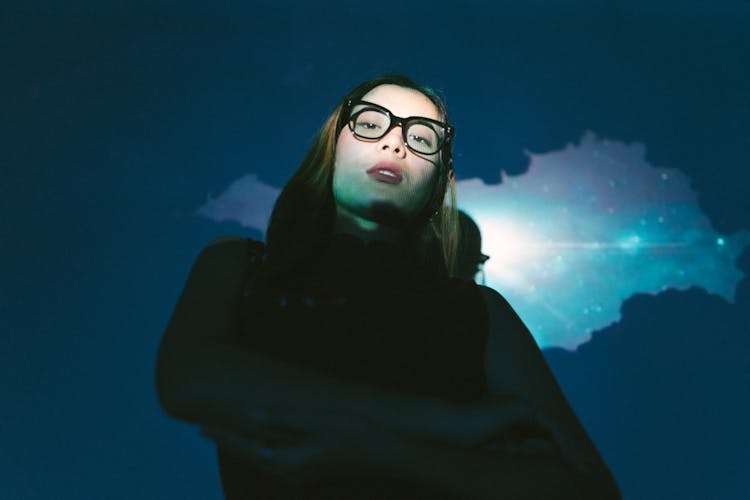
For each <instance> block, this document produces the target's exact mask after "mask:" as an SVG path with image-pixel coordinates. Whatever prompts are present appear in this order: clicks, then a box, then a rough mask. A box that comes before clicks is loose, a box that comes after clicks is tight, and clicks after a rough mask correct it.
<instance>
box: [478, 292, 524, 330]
mask: <svg viewBox="0 0 750 500" xmlns="http://www.w3.org/2000/svg"><path fill="white" fill-rule="evenodd" d="M477 288H478V289H479V293H480V294H481V296H482V299H483V300H484V305H485V307H486V309H487V317H488V321H489V323H490V330H492V329H493V328H492V327H493V325H494V326H495V327H498V326H502V324H503V323H509V322H510V323H512V324H514V325H515V326H519V324H520V326H523V323H522V322H521V318H519V317H518V314H516V311H515V310H514V309H513V307H512V306H511V305H510V303H509V302H508V301H507V300H506V299H505V297H503V296H502V295H501V294H500V293H499V292H498V291H497V290H494V289H493V288H490V287H488V286H484V285H477ZM495 329H497V328H495ZM524 329H525V327H524Z"/></svg>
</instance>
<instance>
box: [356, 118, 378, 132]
mask: <svg viewBox="0 0 750 500" xmlns="http://www.w3.org/2000/svg"><path fill="white" fill-rule="evenodd" d="M379 126H380V125H378V124H376V123H372V122H365V121H359V120H358V121H357V128H363V129H367V130H373V129H376V128H378V127H379Z"/></svg>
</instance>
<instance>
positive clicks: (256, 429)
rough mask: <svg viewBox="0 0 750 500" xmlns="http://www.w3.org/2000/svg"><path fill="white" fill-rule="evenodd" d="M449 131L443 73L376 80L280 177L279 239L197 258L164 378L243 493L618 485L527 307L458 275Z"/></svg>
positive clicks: (384, 493) (458, 491) (168, 337)
mask: <svg viewBox="0 0 750 500" xmlns="http://www.w3.org/2000/svg"><path fill="white" fill-rule="evenodd" d="M452 132H453V130H452V128H451V127H450V125H448V122H447V116H446V112H445V108H444V106H443V104H442V102H441V100H440V99H439V98H438V97H437V96H436V95H435V94H434V93H433V92H432V91H430V90H429V89H427V88H424V87H420V86H418V85H416V84H415V83H413V82H412V81H410V80H408V79H406V78H404V77H400V76H388V77H381V78H376V79H373V80H370V81H367V82H365V83H363V84H361V85H360V86H358V87H357V88H355V89H354V90H353V91H352V92H350V93H349V94H348V95H347V96H346V97H345V98H344V99H343V100H342V101H341V102H340V103H339V105H338V106H336V108H335V109H334V111H333V113H332V114H331V116H330V117H329V118H328V120H327V121H326V122H325V124H324V125H323V127H322V129H321V130H320V132H319V133H318V135H317V136H316V138H315V140H314V143H313V145H312V147H311V149H310V151H309V152H308V154H307V156H306V157H305V159H304V160H303V162H302V165H301V166H300V168H299V169H298V171H297V172H296V173H295V175H294V176H293V177H292V179H291V180H290V181H289V183H288V184H287V186H286V187H285V188H284V190H283V192H282V194H281V196H280V197H279V199H278V201H277V203H276V206H275V207H274V212H273V215H272V218H271V222H270V225H269V229H268V231H267V245H261V244H260V243H258V242H252V241H250V242H248V241H245V240H242V239H239V238H224V239H220V240H217V241H215V242H213V243H211V244H209V245H208V246H207V247H206V248H205V249H204V250H203V251H202V252H201V254H200V255H199V257H198V259H197V261H196V262H195V264H194V266H193V269H192V270H191V272H190V276H189V277H188V281H187V284H186V285H185V288H184V290H183V292H182V295H181V296H180V299H179V301H178V303H177V305H176V308H175V311H174V313H173V316H172V318H171V320H170V323H169V325H168V327H167V330H166V332H165V335H164V339H163V341H162V345H161V348H160V351H159V357H158V363H157V388H158V392H159V397H160V401H161V403H162V405H163V407H164V408H165V410H166V411H167V413H169V414H170V415H172V416H174V417H176V418H179V419H182V420H185V421H188V422H192V423H195V424H197V425H199V426H201V427H202V429H203V434H204V435H205V436H207V437H209V438H210V439H212V440H214V441H215V442H216V443H217V445H218V451H219V461H220V468H221V475H222V482H223V486H224V492H225V495H226V497H227V498H337V497H339V498H395V497H403V498H407V497H408V498H435V497H441V496H443V497H448V498H451V497H462V498H499V497H509V498H535V499H538V498H617V497H618V496H619V494H618V492H617V487H616V485H615V483H614V481H613V479H612V476H611V474H610V473H609V471H608V469H607V467H606V465H605V464H604V462H603V461H602V459H601V458H600V456H599V454H598V453H597V451H596V449H595V447H594V445H593V444H592V442H591V440H590V439H589V437H588V436H587V434H586V432H585V431H584V429H583V428H582V426H581V424H580V423H579V421H578V420H577V418H576V416H575V415H574V413H573V412H572V410H571V409H570V407H569V406H568V404H567V402H566V401H565V398H564V397H563V395H562V393H561V392H560V389H559V387H558V386H557V384H556V382H555V380H554V378H553V376H552V375H551V373H550V371H549V369H548V368H547V366H546V364H545V363H544V361H543V358H542V357H541V354H540V352H539V350H538V349H537V347H536V344H535V343H534V341H533V339H532V337H531V335H530V334H529V332H528V331H527V329H526V328H525V327H524V325H523V323H522V322H521V321H520V319H519V318H518V316H517V315H516V314H515V313H514V312H513V310H512V309H511V308H510V306H509V305H508V304H507V302H505V300H504V299H503V298H502V297H501V296H500V295H499V294H497V292H495V291H493V290H491V289H489V288H485V287H479V286H477V285H475V284H474V283H472V282H469V281H466V280H460V279H455V278H454V279H451V278H449V277H448V276H449V269H450V267H451V265H452V260H453V258H454V255H455V248H456V241H457V234H456V233H457V230H456V212H455V208H454V206H455V204H454V203H453V202H452V201H453V198H454V190H453V173H452V158H451V149H450V145H451V136H452ZM446 192H447V193H448V194H449V201H450V202H446V201H445V200H444V198H445V197H446V196H445V195H446Z"/></svg>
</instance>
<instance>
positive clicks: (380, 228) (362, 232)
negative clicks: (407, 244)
mask: <svg viewBox="0 0 750 500" xmlns="http://www.w3.org/2000/svg"><path fill="white" fill-rule="evenodd" d="M333 232H334V233H344V234H351V235H352V236H356V237H357V238H360V239H362V240H364V241H370V240H383V241H390V242H393V243H396V242H398V241H400V240H401V237H402V231H401V229H399V228H395V227H392V226H388V225H385V224H382V223H379V222H375V221H373V220H370V219H366V218H364V217H359V216H356V215H354V214H349V213H342V212H341V211H339V212H338V213H337V214H336V223H335V225H334V227H333Z"/></svg>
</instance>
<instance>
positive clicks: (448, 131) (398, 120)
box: [344, 99, 453, 155]
mask: <svg viewBox="0 0 750 500" xmlns="http://www.w3.org/2000/svg"><path fill="white" fill-rule="evenodd" d="M360 104H363V105H365V107H364V108H362V109H360V110H357V112H356V113H351V110H352V108H354V106H358V105H360ZM373 108H374V109H375V110H376V111H380V112H382V113H384V114H385V115H386V116H387V117H388V119H389V120H390V124H389V126H388V127H387V128H386V129H385V131H384V132H383V133H382V134H381V135H380V136H378V137H365V136H361V135H359V134H358V133H357V132H355V130H354V122H355V121H356V118H357V116H359V115H360V114H362V113H363V112H365V111H367V110H368V109H373ZM344 112H345V116H348V118H347V124H348V126H349V130H351V132H352V133H353V134H354V135H356V136H357V137H359V138H361V139H366V140H372V141H377V140H380V139H382V138H383V137H385V135H386V134H387V133H388V132H390V131H391V130H392V129H393V128H394V127H396V126H400V127H401V137H402V139H403V142H404V145H405V146H406V147H407V148H409V150H410V151H412V152H413V153H415V154H418V155H434V154H437V153H439V152H440V151H441V150H442V149H443V148H444V147H445V146H446V145H449V144H450V142H451V138H452V137H453V127H452V126H451V125H449V124H447V123H444V122H441V121H439V120H433V119H432V118H425V117H424V116H408V117H406V118H402V117H400V116H396V115H394V114H393V113H391V111H390V110H389V109H388V108H384V107H383V106H380V105H379V104H375V103H374V102H368V101H363V100H356V101H355V100H353V99H348V100H347V101H346V108H345V109H344ZM410 123H422V124H425V125H427V126H428V127H430V128H432V129H433V130H435V128H434V127H435V126H438V127H440V128H442V129H443V130H444V131H445V133H444V134H443V135H442V136H441V135H440V133H437V137H438V141H439V143H438V144H437V145H436V147H435V151H434V152H433V153H425V152H422V151H417V150H416V149H414V148H413V147H411V146H410V145H409V139H408V136H407V135H406V131H407V129H408V128H409V125H410ZM435 132H439V131H438V130H435Z"/></svg>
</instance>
